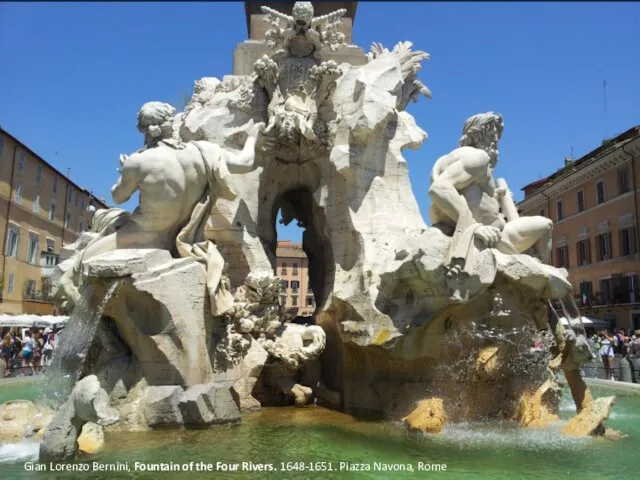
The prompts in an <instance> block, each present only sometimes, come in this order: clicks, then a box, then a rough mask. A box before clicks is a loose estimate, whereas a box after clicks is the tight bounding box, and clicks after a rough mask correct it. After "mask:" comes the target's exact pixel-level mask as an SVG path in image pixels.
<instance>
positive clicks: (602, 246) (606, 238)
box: [596, 233, 611, 262]
mask: <svg viewBox="0 0 640 480" xmlns="http://www.w3.org/2000/svg"><path fill="white" fill-rule="evenodd" d="M596 241H597V245H598V261H599V262H602V261H603V260H608V259H610V258H611V233H603V234H601V235H598V236H597V237H596Z"/></svg>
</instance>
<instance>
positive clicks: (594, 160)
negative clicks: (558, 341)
mask: <svg viewBox="0 0 640 480" xmlns="http://www.w3.org/2000/svg"><path fill="white" fill-rule="evenodd" d="M523 190H524V193H525V197H524V200H523V201H522V202H520V204H519V205H518V208H519V210H520V212H521V215H544V216H546V217H548V218H550V219H551V220H553V222H554V230H553V263H554V265H555V266H557V267H565V268H567V270H568V271H569V280H570V281H571V283H572V285H573V287H574V293H575V301H576V304H577V305H578V306H579V307H580V310H581V311H582V314H583V315H585V316H589V317H594V318H598V319H601V320H605V321H608V322H609V325H610V328H611V329H612V330H613V329H619V328H625V329H627V330H629V329H631V330H634V329H638V328H640V285H639V283H638V275H639V274H640V254H639V252H638V245H639V241H638V223H639V222H638V219H639V217H638V212H639V207H640V202H639V198H638V197H639V191H640V126H636V127H633V128H631V129H629V130H627V131H626V132H624V133H622V134H621V135H618V136H617V137H616V138H614V139H611V140H608V141H605V142H603V144H602V146H600V147H598V148H597V149H595V150H593V151H592V152H590V153H588V154H587V155H585V156H584V157H582V158H580V159H578V160H576V161H573V160H572V159H566V160H565V166H564V168H562V169H560V170H558V171H557V172H555V173H554V174H552V175H550V176H549V177H546V178H544V179H542V180H538V181H536V182H534V183H531V184H529V185H527V186H525V187H524V188H523Z"/></svg>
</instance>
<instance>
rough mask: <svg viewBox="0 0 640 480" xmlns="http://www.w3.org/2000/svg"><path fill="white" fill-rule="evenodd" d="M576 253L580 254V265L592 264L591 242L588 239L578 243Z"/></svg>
mask: <svg viewBox="0 0 640 480" xmlns="http://www.w3.org/2000/svg"><path fill="white" fill-rule="evenodd" d="M576 251H577V252H578V265H587V264H589V263H591V242H590V241H589V239H588V238H587V239H585V240H580V241H579V242H578V243H577V245H576Z"/></svg>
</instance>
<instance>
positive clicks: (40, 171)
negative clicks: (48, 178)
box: [36, 165, 42, 184]
mask: <svg viewBox="0 0 640 480" xmlns="http://www.w3.org/2000/svg"><path fill="white" fill-rule="evenodd" d="M41 179H42V166H41V165H38V168H37V170H36V183H37V184H40V180H41Z"/></svg>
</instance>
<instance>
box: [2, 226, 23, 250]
mask: <svg viewBox="0 0 640 480" xmlns="http://www.w3.org/2000/svg"><path fill="white" fill-rule="evenodd" d="M19 247H20V229H19V228H18V227H17V226H15V225H9V231H8V232H7V250H6V252H5V254H6V255H7V257H17V256H18V249H19Z"/></svg>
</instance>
